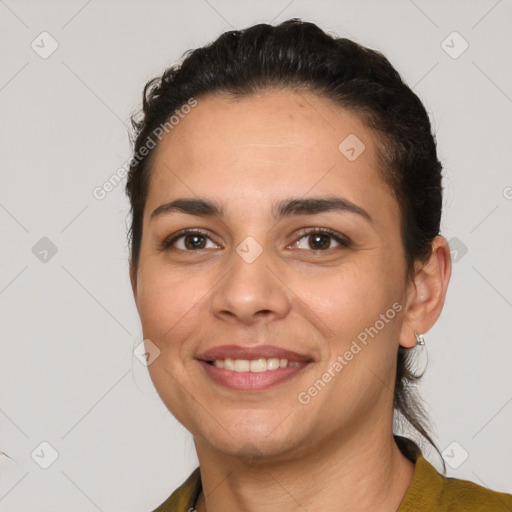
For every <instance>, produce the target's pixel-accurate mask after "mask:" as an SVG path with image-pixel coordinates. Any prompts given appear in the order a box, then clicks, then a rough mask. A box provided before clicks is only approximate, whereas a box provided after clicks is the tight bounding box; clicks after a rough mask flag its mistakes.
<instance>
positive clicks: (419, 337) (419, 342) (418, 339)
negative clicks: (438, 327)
mask: <svg viewBox="0 0 512 512" xmlns="http://www.w3.org/2000/svg"><path fill="white" fill-rule="evenodd" d="M414 336H416V345H422V346H423V345H425V338H424V337H423V334H418V333H417V332H416V331H414Z"/></svg>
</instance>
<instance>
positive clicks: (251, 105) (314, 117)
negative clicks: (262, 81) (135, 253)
mask: <svg viewBox="0 0 512 512" xmlns="http://www.w3.org/2000/svg"><path fill="white" fill-rule="evenodd" d="M354 157H355V158H354ZM378 165H379V163H378V158H377V139H376V136H375V133H374V132H373V131H372V130H370V129H369V128H367V127H366V126H365V125H364V123H363V121H362V120H361V119H360V118H359V116H358V115H356V114H354V113H351V112H349V111H347V110H345V109H343V108H341V107H339V106H337V105H335V104H334V103H333V102H332V101H331V100H329V99H326V98H322V97H319V96H318V95H316V94H314V93H311V92H305V91H304V92H296V91H291V90H286V89H285V90H279V91H272V90H271V91H265V92H262V93H258V94H252V95H248V96H242V97H238V98H234V97H230V96H228V95H224V94H212V95H207V96H204V97H200V98H199V99H198V100H197V106H196V107H194V108H193V109H191V111H190V113H188V114H186V115H185V116H184V117H183V118H182V119H181V120H180V121H179V123H178V124H177V125H174V127H173V128H172V130H170V131H169V133H168V134H166V135H165V136H164V137H163V138H162V140H161V142H160V143H159V144H158V146H157V148H156V149H155V154H154V155H153V165H152V177H151V180H150V188H149V193H148V198H147V204H148V209H149V208H150V207H151V206H154V207H156V206H158V205H159V204H160V203H163V202H165V201H169V200H170V199H172V198H175V197H183V196H187V197H193V196H205V197H215V199H217V200H219V201H221V202H224V201H226V202H228V203H230V204H232V205H233V207H235V206H236V204H237V203H238V206H239V207H240V208H242V207H243V206H244V205H247V204H249V202H251V201H254V202H256V201H259V202H268V201H271V202H272V201H274V202H275V201H278V200H279V199H281V198H282V197H283V196H285V195H286V196H290V195H294V196H299V197H303V196H305V195H308V194H309V195H315V194H316V195H319V194H320V195H325V194H326V193H331V194H332V193H339V194H341V195H343V196H344V197H346V198H347V199H349V200H351V201H353V202H355V203H366V204H368V203H371V202H372V201H373V202H375V201H377V200H378V201H379V203H380V204H381V206H382V203H383V201H384V202H385V203H388V204H387V206H389V208H391V210H393V209H394V208H395V206H396V205H394V204H393V203H394V201H393V199H392V195H391V192H390V190H389V189H388V187H387V185H386V184H385V183H384V182H383V181H382V179H381V178H380V173H379V170H378ZM384 206H386V205H384ZM368 208H369V209H371V206H370V205H369V204H368ZM394 213H396V212H394Z"/></svg>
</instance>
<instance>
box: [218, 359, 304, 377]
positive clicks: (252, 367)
mask: <svg viewBox="0 0 512 512" xmlns="http://www.w3.org/2000/svg"><path fill="white" fill-rule="evenodd" d="M213 364H214V365H215V366H216V367H217V368H224V369H225V370H231V371H235V372H253V373H260V372H266V371H267V370H277V369H278V368H287V367H288V368H299V367H300V366H302V365H303V363H299V362H291V363H289V362H288V359H279V358H277V357H270V358H268V359H265V358H264V357H262V358H259V359H252V360H248V359H217V360H215V361H214V362H213Z"/></svg>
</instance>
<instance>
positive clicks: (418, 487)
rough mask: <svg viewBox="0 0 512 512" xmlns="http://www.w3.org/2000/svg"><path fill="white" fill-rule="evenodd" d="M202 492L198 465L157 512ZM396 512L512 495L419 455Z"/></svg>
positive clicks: (504, 509)
mask: <svg viewBox="0 0 512 512" xmlns="http://www.w3.org/2000/svg"><path fill="white" fill-rule="evenodd" d="M200 493H201V474H200V472H199V468H196V469H195V470H194V471H193V472H192V473H191V475H190V476H189V477H188V478H187V480H186V481H185V482H184V483H183V485H181V486H180V487H178V488H177V489H176V490H175V491H174V492H173V493H172V495H171V496H170V497H169V498H168V499H167V500H166V501H165V502H164V503H162V505H160V506H159V507H158V508H157V509H156V510H154V512H192V511H193V510H194V507H195V504H196V501H197V498H198V496H199V494H200ZM397 512H512V494H505V493H502V492H496V491H491V490H490V489H487V488H485V487H482V486H480V485H477V484H475V483H473V482H470V481H468V480H460V479H458V478H448V477H445V476H443V475H441V474H440V473H439V472H438V471H437V470H436V469H435V468H434V467H433V466H432V465H431V464H430V463H429V462H428V461H427V460H426V459H425V458H423V457H422V456H421V455H418V457H417V459H416V467H415V470H414V475H413V479H412V482H411V485H410V486H409V488H408V489H407V492H406V494H405V496H404V499H403V500H402V503H401V505H400V507H399V508H398V510H397Z"/></svg>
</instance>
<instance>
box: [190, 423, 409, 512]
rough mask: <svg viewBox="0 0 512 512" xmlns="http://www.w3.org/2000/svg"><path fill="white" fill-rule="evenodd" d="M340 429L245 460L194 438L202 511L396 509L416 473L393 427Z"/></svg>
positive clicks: (392, 511) (385, 511)
mask: <svg viewBox="0 0 512 512" xmlns="http://www.w3.org/2000/svg"><path fill="white" fill-rule="evenodd" d="M377 432H378V430H374V431H373V432H371V433H370V435H368V432H366V433H365V435H361V434H360V433H354V434H353V435H352V436H350V439H343V437H345V438H346V437H347V436H346V433H345V432H343V433H341V432H338V433H335V434H333V435H332V436H330V437H329V438H326V439H324V440H323V441H322V442H321V443H320V444H316V445H315V447H314V449H312V447H309V451H308V453H304V452H301V453H299V452H298V451H295V452H294V453H293V454H290V455H288V457H284V458H283V457H281V458H280V460H279V461H277V462H276V460H275V459H274V460H270V458H265V460H264V461H262V460H253V461H251V460H250V459H249V461H248V460H245V461H244V462H241V461H240V459H239V458H238V457H231V456H226V454H225V453H219V452H218V451H216V450H214V449H213V448H212V447H211V445H209V444H206V443H205V442H204V441H203V440H200V439H198V438H194V442H195V445H196V450H197V454H198V458H199V463H200V467H201V480H202V485H203V492H202V493H201V495H200V498H199V500H198V503H197V506H196V509H197V512H231V511H237V512H238V511H243V512H253V511H254V512H256V511H258V512H278V511H279V512H281V511H282V510H283V509H284V510H291V509H304V510H326V511H327V510H336V511H337V512H348V511H350V512H370V511H371V512H395V511H396V510H397V509H398V508H399V506H400V503H401V501H402V500H403V497H404V495H405V493H406V492H407V488H408V487H409V485H410V483H411V480H412V476H413V473H414V464H413V463H412V462H411V461H409V460H408V459H407V458H406V457H404V456H403V455H402V453H401V452H400V450H399V448H398V447H397V445H396V443H395V441H394V439H393V434H392V432H391V431H388V432H386V435H381V436H379V437H378V438H377V435H378V434H377Z"/></svg>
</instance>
